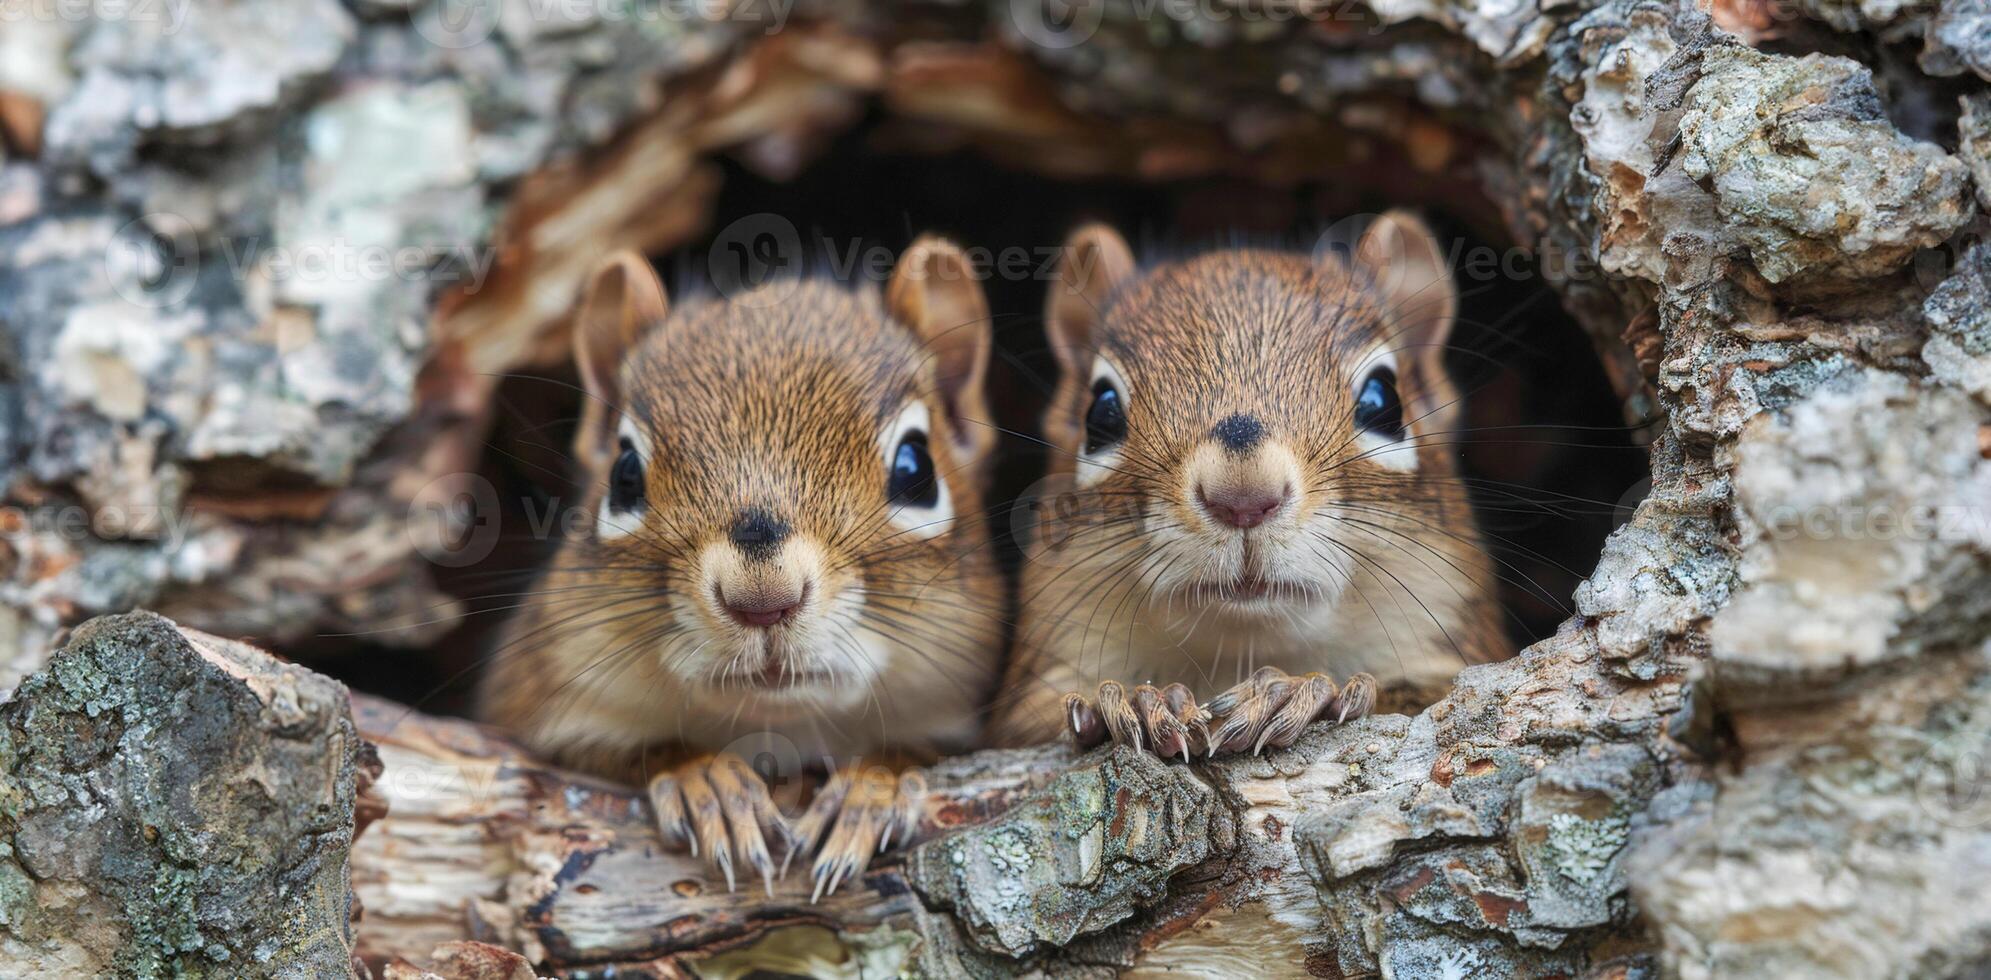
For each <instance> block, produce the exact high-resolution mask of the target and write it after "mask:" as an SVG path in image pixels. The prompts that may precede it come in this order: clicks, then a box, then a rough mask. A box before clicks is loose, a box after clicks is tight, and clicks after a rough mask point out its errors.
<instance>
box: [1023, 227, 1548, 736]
mask: <svg viewBox="0 0 1991 980" xmlns="http://www.w3.org/2000/svg"><path fill="white" fill-rule="evenodd" d="M1453 307H1454V300H1453V291H1452V287H1451V284H1450V281H1449V277H1448V276H1447V275H1446V273H1445V271H1444V269H1443V266H1442V262H1441V261H1440V260H1439V258H1438V251H1437V246H1436V244H1435V242H1433V241H1432V240H1431V238H1430V235H1429V233H1428V232H1427V231H1425V230H1424V228H1423V226H1422V225H1421V224H1420V223H1418V222H1416V220H1415V219H1413V218H1409V217H1408V216H1405V215H1401V214H1394V213H1393V214H1391V215H1388V216H1385V217H1384V218H1383V219H1381V220H1379V221H1378V222H1377V224H1376V225H1375V226H1374V227H1373V228H1372V229H1371V231H1370V232H1369V234H1368V235H1367V236H1366V237H1365V238H1364V239H1363V241H1362V243H1361V245H1360V246H1358V248H1357V255H1356V257H1355V258H1354V260H1353V262H1352V264H1351V263H1350V262H1349V261H1346V260H1343V259H1341V258H1339V257H1335V256H1326V257H1323V258H1318V259H1317V258H1313V257H1309V256H1305V255H1294V254H1284V253H1279V252H1272V251H1255V250H1231V251H1223V252H1217V253H1213V254H1209V255H1205V256H1202V257H1199V258H1194V259H1190V260H1187V261H1182V262H1177V263H1174V264H1169V265H1163V266H1160V267H1158V268H1154V269H1152V270H1148V271H1145V272H1142V271H1138V270H1136V268H1135V266H1134V262H1133V259H1132V257H1131V255H1130V254H1129V252H1128V250H1127V247H1126V245H1125V244H1124V242H1122V240H1121V239H1120V238H1119V236H1118V235H1116V234H1114V233H1113V232H1112V231H1111V230H1110V229H1106V228H1103V227H1098V226H1093V227H1088V228H1085V229H1081V230H1080V231H1079V232H1077V233H1076V234H1075V235H1074V236H1073V239H1072V240H1071V242H1070V244H1069V245H1068V247H1067V249H1066V252H1065V256H1064V267H1063V269H1062V272H1061V277H1060V281H1059V282H1058V283H1057V284H1055V285H1054V286H1053V293H1052V296H1051V298H1050V301H1049V304H1048V307H1047V317H1046V323H1047V331H1048V334H1049V339H1050V342H1051V344H1052V346H1053V348H1054V349H1055V351H1056V353H1057V355H1058V358H1059V361H1060V367H1061V369H1062V372H1063V377H1062V379H1061V381H1060V384H1059V387H1058V389H1057V392H1056V395H1055V398H1054V401H1053V403H1052V404H1051V406H1050V408H1049V410H1048V412H1047V417H1046V421H1045V431H1046V439H1047V441H1048V442H1049V443H1050V444H1051V455H1052V458H1053V460H1054V462H1053V478H1054V480H1061V481H1062V483H1061V485H1060V489H1061V490H1062V492H1064V493H1068V494H1069V495H1070V496H1069V497H1067V498H1066V499H1065V500H1063V501H1053V502H1052V504H1051V506H1047V508H1046V509H1047V510H1049V511H1056V512H1060V513H1061V516H1060V517H1059V519H1057V520H1056V521H1055V522H1054V524H1053V525H1052V526H1049V527H1040V529H1039V536H1038V538H1037V540H1035V541H1034V542H1032V543H1031V544H1029V545H1027V546H1026V548H1025V559H1026V564H1025V566H1024V570H1023V579H1022V590H1021V597H1020V605H1021V608H1020V622H1019V626H1018V640H1017V644H1016V648H1015V650H1014V651H1013V653H1012V659H1011V663H1010V666H1009V668H1008V672H1007V677H1006V679H1005V681H1004V687H1003V694H1002V696H1001V697H1000V698H999V699H998V704H997V709H996V718H995V721H994V722H993V727H992V738H993V740H994V741H995V742H997V743H999V744H1009V745H1014V744H1023V743H1029V742H1035V741H1040V740H1043V739H1046V738H1050V737H1052V736H1054V735H1055V734H1056V733H1057V732H1058V731H1059V730H1060V729H1061V728H1067V727H1069V728H1072V729H1074V730H1075V731H1077V732H1078V733H1079V735H1080V738H1081V741H1092V740H1098V739H1100V738H1103V737H1106V736H1108V735H1111V736H1112V737H1114V738H1115V739H1117V740H1123V741H1132V742H1136V743H1140V742H1144V741H1145V742H1146V743H1147V744H1148V745H1149V746H1150V747H1151V748H1156V749H1157V750H1159V751H1161V752H1162V753H1164V754H1176V753H1178V752H1180V753H1181V754H1184V755H1187V753H1188V750H1189V748H1190V747H1191V746H1190V743H1192V742H1196V741H1197V740H1198V739H1197V733H1196V729H1197V728H1198V727H1199V725H1200V723H1202V722H1209V721H1212V719H1211V717H1210V712H1211V711H1214V712H1215V713H1216V718H1215V719H1214V721H1215V723H1216V725H1217V728H1216V730H1215V731H1214V732H1212V731H1209V730H1207V729H1206V730H1203V731H1202V733H1201V744H1199V745H1197V746H1196V747H1197V748H1201V747H1203V746H1204V745H1207V746H1208V747H1209V748H1210V751H1216V750H1217V749H1218V748H1220V747H1222V748H1238V747H1246V746H1262V745H1264V744H1267V743H1268V742H1269V743H1270V744H1275V745H1276V744H1286V743H1289V742H1290V741H1291V739H1292V738H1293V737H1295V736H1297V734H1298V731H1299V728H1300V727H1301V726H1303V725H1304V723H1305V722H1306V721H1309V720H1311V719H1312V718H1313V717H1315V716H1316V715H1317V714H1330V715H1333V714H1336V713H1337V712H1338V713H1339V715H1341V716H1345V715H1347V714H1350V713H1354V714H1359V713H1361V712H1362V711H1365V710H1367V707H1368V706H1369V704H1370V703H1372V701H1373V697H1374V693H1375V690H1374V684H1375V681H1374V680H1373V679H1371V678H1368V677H1366V676H1365V675H1367V674H1373V675H1377V677H1379V678H1380V679H1381V683H1382V684H1384V685H1386V686H1412V687H1418V688H1424V689H1427V690H1428V689H1430V688H1432V687H1434V686H1436V685H1439V684H1443V683H1445V682H1446V681H1449V679H1450V678H1451V676H1452V674H1453V673H1455V672H1456V671H1457V670H1458V668H1459V667H1460V666H1462V665H1464V664H1466V663H1473V662H1481V661H1487V660H1493V659H1498V658H1500V657H1503V656H1506V655H1507V654H1508V653H1509V652H1510V651H1509V648H1508V645H1507V641H1506V638H1505V636H1504V635H1503V632H1502V629H1501V626H1500V621H1499V613H1498V607H1497V605H1496V603H1495V601H1494V598H1493V572H1492V568H1491V563H1490V560H1489V559H1488V557H1487V554H1486V551H1485V549H1484V547H1483V546H1482V543H1481V540H1480V536H1479V533H1478V531H1477V529H1476V525H1475V523H1474V520H1473V515H1472V513H1471V511H1470V509H1469V507H1468V503H1467V499H1466V492H1465V488H1464V485H1463V483H1462V482H1461V480H1460V478H1459V474H1458V471H1457V467H1456V463H1455V461H1454V458H1455V457H1456V455H1457V449H1456V440H1455V439H1454V438H1453V436H1452V435H1451V434H1452V433H1453V431H1454V430H1455V429H1456V428H1457V425H1458V422H1457V419H1458V403H1459V395H1458V392H1457V390H1456V389H1455V388H1454V386H1453V384H1452V382H1451V380H1450V379H1449V378H1448V377H1447V375H1446V373H1445V370H1444V366H1443V352H1444V350H1445V345H1446V340H1447V335H1448V332H1449V329H1450V326H1451V321H1452V318H1453ZM1379 357H1388V358H1391V359H1393V360H1394V362H1395V373H1396V375H1397V379H1398V380H1397V391H1398V393H1399V395H1400V398H1401V403H1402V418H1403V419H1404V420H1405V422H1406V423H1407V426H1406V432H1405V434H1404V436H1403V439H1402V441H1401V442H1399V443H1395V444H1394V446H1395V447H1396V449H1397V452H1398V453H1399V454H1398V455H1395V456H1386V455H1384V453H1387V452H1388V451H1389V448H1390V444H1388V443H1387V441H1384V444H1383V445H1381V446H1380V447H1379V446H1378V445H1377V444H1376V443H1377V437H1373V436H1369V437H1365V436H1363V435H1362V434H1361V433H1358V431H1357V427H1356V425H1355V423H1354V421H1353V420H1354V417H1355V398H1356V391H1357V386H1358V385H1360V384H1361V383H1362V382H1363V380H1364V377H1365V376H1366V375H1367V373H1368V372H1369V371H1370V370H1372V369H1373V367H1374V365H1375V364H1376V363H1377V358H1379ZM1102 363H1103V364H1104V367H1101V364H1102ZM1101 371H1105V372H1117V379H1116V378H1113V377H1111V376H1110V374H1109V377H1108V382H1107V383H1109V384H1115V385H1123V386H1124V388H1123V390H1122V391H1121V396H1122V399H1123V405H1124V416H1125V419H1126V425H1125V431H1126V437H1125V441H1124V443H1123V444H1121V445H1120V447H1119V448H1118V449H1117V451H1115V452H1112V453H1110V454H1108V455H1107V457H1106V458H1105V459H1104V460H1103V461H1090V460H1088V459H1086V458H1085V457H1084V456H1083V455H1082V450H1083V447H1084V444H1085V438H1086V435H1085V419H1086V413H1087V411H1088V409H1089V407H1090V406H1091V404H1092V401H1093V399H1094V397H1095V391H1094V379H1095V375H1096V374H1098V373H1099V372H1101ZM1239 419H1241V420H1244V421H1232V420H1239ZM1223 426H1230V429H1228V430H1226V429H1224V428H1223ZM1238 429H1248V430H1249V432H1250V434H1251V438H1249V439H1236V440H1234V441H1232V442H1226V441H1225V440H1224V439H1222V438H1220V436H1221V435H1222V434H1223V433H1224V432H1226V431H1231V432H1235V431H1237V430H1238ZM1247 443H1248V444H1247ZM1403 453H1411V454H1414V461H1415V465H1414V466H1407V465H1405V464H1406V463H1407V462H1408V461H1409V460H1410V459H1412V458H1413V457H1412V456H1406V455H1402V454H1403ZM1386 459H1387V460H1391V461H1394V462H1395V463H1396V465H1394V466H1386V465H1381V464H1382V461H1384V460H1386ZM1211 488H1216V489H1214V490H1213V489H1211ZM1234 488H1246V489H1249V488H1262V489H1263V491H1264V492H1265V493H1266V494H1270V496H1265V497H1254V498H1250V499H1251V500H1253V501H1278V500H1283V504H1282V505H1280V506H1279V509H1277V510H1276V512H1274V514H1273V516H1272V517H1271V518H1269V519H1267V520H1265V522H1264V523H1263V524H1260V525H1256V526H1250V527H1240V526H1232V525H1231V524H1227V523H1225V522H1224V521H1222V520H1218V519H1213V517H1215V516H1217V515H1219V511H1217V510H1213V509H1212V508H1210V507H1209V506H1206V505H1205V504H1204V503H1203V501H1205V500H1209V499H1213V497H1218V496H1221V495H1222V494H1225V493H1230V492H1231V491H1232V489H1234ZM1238 492H1240V493H1242V492H1243V490H1239V491H1238ZM1223 499H1235V498H1233V497H1224V498H1223ZM1234 512H1235V511H1233V513H1234ZM1267 582H1276V583H1280V586H1279V587H1278V588H1275V589H1274V590H1272V592H1271V593H1270V594H1269V595H1265V596H1256V595H1250V594H1248V593H1246V594H1243V598H1242V599H1240V598H1239V596H1240V595H1241V593H1240V592H1239V591H1236V590H1239V589H1249V588H1256V587H1257V586H1258V585H1259V584H1260V583H1267ZM1264 668H1274V669H1273V670H1264ZM1327 673H1336V674H1340V675H1342V676H1344V677H1346V676H1348V675H1350V674H1355V675H1356V678H1357V680H1356V681H1355V682H1351V683H1350V684H1349V685H1348V686H1347V687H1345V688H1337V685H1336V684H1335V683H1334V682H1333V681H1332V680H1331V679H1329V678H1328V677H1327V676H1325V675H1326V674H1327ZM1289 674H1290V675H1300V676H1288V675H1289ZM1122 680H1126V681H1132V682H1140V683H1141V684H1142V686H1140V687H1138V688H1137V687H1134V685H1133V684H1127V685H1122V684H1120V683H1119V681H1122ZM1174 684H1180V685H1182V686H1181V687H1175V688H1169V687H1164V685H1174ZM1148 685H1152V686H1148ZM1233 685H1236V686H1235V687H1233ZM1095 686H1097V687H1098V688H1099V691H1098V700H1097V703H1096V704H1095V703H1094V702H1093V700H1092V692H1093V690H1094V688H1095ZM1226 688H1232V690H1231V691H1229V692H1228V693H1226V694H1225V695H1224V696H1223V697H1220V698H1218V699H1216V700H1215V701H1213V702H1211V703H1209V704H1208V705H1206V706H1203V708H1199V707H1198V706H1196V705H1195V699H1196V698H1197V697H1204V698H1207V697H1209V696H1210V695H1211V694H1213V693H1215V692H1218V691H1224V690H1225V689H1226ZM1071 692H1083V693H1082V694H1081V695H1079V696H1074V697H1070V698H1069V699H1068V698H1067V695H1069V694H1070V693H1071ZM1307 698H1310V699H1311V700H1309V701H1308V702H1307V704H1306V705H1305V707H1304V708H1302V707H1301V706H1300V702H1301V701H1302V700H1304V699H1307ZM1289 699H1290V700H1291V701H1292V706H1291V707H1290V708H1288V709H1287V710H1286V711H1285V712H1284V715H1285V716H1286V717H1284V718H1283V719H1281V718H1279V717H1275V716H1279V715H1280V714H1281V708H1282V706H1284V703H1285V702H1286V701H1287V700H1289ZM1204 708H1207V709H1208V710H1204ZM1101 716H1104V717H1103V718H1102V717H1101ZM1226 723H1228V727H1226ZM1281 725H1283V726H1284V727H1283V728H1281V727H1279V726H1281Z"/></svg>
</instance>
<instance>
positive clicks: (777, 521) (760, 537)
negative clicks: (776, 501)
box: [726, 507, 790, 561]
mask: <svg viewBox="0 0 1991 980" xmlns="http://www.w3.org/2000/svg"><path fill="white" fill-rule="evenodd" d="M789 530H790V528H789V527H788V522H787V521H784V520H782V519H781V518H779V517H776V516H774V515H773V514H770V513H768V512H767V511H764V510H761V509H760V508H758V507H750V508H748V509H746V510H743V511H741V512H740V513H739V516H737V517H735V518H733V524H732V526H731V527H729V528H727V529H726V536H727V537H728V538H730V539H732V542H733V546H734V547H736V548H738V549H740V553H741V554H744V555H746V556H747V560H748V561H767V560H769V559H771V558H773V557H774V556H775V554H776V553H778V552H779V551H780V550H781V543H782V542H783V541H786V540H788V533H789Z"/></svg>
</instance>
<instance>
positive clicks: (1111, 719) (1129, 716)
mask: <svg viewBox="0 0 1991 980" xmlns="http://www.w3.org/2000/svg"><path fill="white" fill-rule="evenodd" d="M1209 722H1210V712H1209V711H1208V710H1206V709H1205V708H1203V707H1202V706H1201V705H1198V704H1197V703H1196V697H1195V695H1192V694H1190V693H1189V689H1188V688H1186V687H1184V686H1182V685H1181V684H1170V685H1168V686H1167V687H1162V688H1157V687H1155V686H1154V685H1152V684H1140V685H1136V686H1135V688H1134V690H1133V692H1132V693H1131V694H1130V693H1128V691H1127V689H1126V687H1124V686H1122V685H1121V684H1120V682H1118V681H1104V682H1102V683H1101V684H1100V685H1099V693H1098V695H1097V697H1096V698H1094V699H1093V700H1090V701H1088V700H1086V697H1085V695H1083V694H1067V695H1065V724H1066V725H1067V726H1068V727H1069V728H1070V730H1071V733H1072V737H1073V738H1076V739H1077V740H1078V744H1079V747H1080V748H1088V749H1089V748H1092V747H1093V746H1095V745H1098V744H1099V743H1101V742H1104V741H1106V740H1107V739H1109V738H1110V739H1112V740H1113V742H1114V744H1116V745H1131V746H1133V747H1134V749H1135V750H1136V751H1140V750H1143V749H1145V750H1147V751H1150V752H1153V753H1154V754H1156V755H1158V756H1162V757H1163V758H1167V757H1168V756H1175V755H1179V756H1181V757H1182V761H1184V762H1188V761H1189V758H1190V755H1191V753H1194V752H1199V751H1201V750H1202V749H1203V746H1204V745H1205V744H1207V743H1208V741H1209V737H1210V729H1209Z"/></svg>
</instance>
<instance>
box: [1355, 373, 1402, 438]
mask: <svg viewBox="0 0 1991 980" xmlns="http://www.w3.org/2000/svg"><path fill="white" fill-rule="evenodd" d="M1355 424H1356V426H1358V427H1360V428H1362V429H1365V430H1367V431H1369V432H1373V433H1375V434H1377V435H1379V436H1382V437H1383V438H1385V439H1389V440H1391V441H1395V440H1398V439H1401V438H1403V403H1402V402H1401V401H1398V400H1397V394H1396V372H1395V371H1392V370H1390V369H1389V368H1386V367H1379V368H1377V369H1375V370H1374V371H1371V372H1369V376H1368V377H1367V378H1364V379H1363V380H1362V387H1361V388H1359V389H1357V390H1356V392H1355Z"/></svg>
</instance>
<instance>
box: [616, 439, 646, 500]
mask: <svg viewBox="0 0 1991 980" xmlns="http://www.w3.org/2000/svg"><path fill="white" fill-rule="evenodd" d="M642 502H643V457H641V456H638V455H636V447H635V446H632V445H630V444H629V440H627V439H624V440H622V454H621V455H619V456H617V457H615V466H614V467H613V468H611V469H610V470H609V471H608V509H609V510H612V511H622V510H630V509H632V508H634V507H636V506H637V505H638V504H641V503H642Z"/></svg>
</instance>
